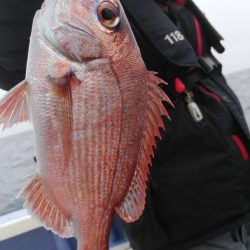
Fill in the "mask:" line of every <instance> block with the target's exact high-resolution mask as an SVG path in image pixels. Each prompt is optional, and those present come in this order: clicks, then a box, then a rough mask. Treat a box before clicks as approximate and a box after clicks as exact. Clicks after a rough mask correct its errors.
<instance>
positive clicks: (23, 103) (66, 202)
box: [0, 0, 173, 250]
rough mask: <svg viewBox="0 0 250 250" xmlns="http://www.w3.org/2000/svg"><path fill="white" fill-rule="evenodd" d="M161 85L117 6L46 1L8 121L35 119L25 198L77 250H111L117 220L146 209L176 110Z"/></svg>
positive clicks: (2, 113) (0, 109) (99, 0)
mask: <svg viewBox="0 0 250 250" xmlns="http://www.w3.org/2000/svg"><path fill="white" fill-rule="evenodd" d="M160 83H163V84H164V83H165V82H164V81H163V80H162V79H160V78H159V77H158V76H157V74H156V72H152V71H147V69H146V66H145V64H144V62H143V60H142V56H141V53H140V49H139V47H138V45H137V43H136V40H135V37H134V35H133V32H132V30H131V28H130V25H129V22H128V20H127V17H126V15H125V13H124V10H123V8H122V5H121V3H120V1H119V0H60V1H59V0H45V2H44V4H43V5H42V7H41V9H40V10H38V11H37V12H36V14H35V17H34V20H33V25H32V32H31V37H30V45H29V52H28V60H27V69H26V76H25V79H24V80H23V81H22V82H20V83H19V84H17V85H16V86H15V87H14V88H13V89H12V90H10V91H9V92H8V93H7V94H6V96H5V97H4V98H3V99H2V100H1V101H0V124H1V125H3V128H4V129H5V128H9V127H11V126H13V125H14V124H17V123H20V122H24V121H28V120H29V121H31V122H32V124H33V130H34V143H35V152H36V159H37V171H35V174H34V176H33V179H32V180H31V181H30V182H29V183H28V184H27V186H26V187H24V188H23V190H21V192H20V194H19V198H24V199H25V204H24V207H26V208H27V209H28V211H29V212H30V213H31V214H32V215H33V216H35V217H36V218H37V219H38V220H40V221H41V223H42V224H43V226H44V227H45V228H46V229H48V230H52V231H53V232H54V233H56V234H58V235H60V236H61V237H76V239H77V242H78V250H90V249H91V250H107V249H108V238H109V233H110V230H111V227H112V218H113V216H114V215H115V214H118V215H119V216H120V217H121V219H122V220H124V221H125V222H127V223H130V222H133V221H135V220H137V219H138V218H139V217H140V215H141V214H142V212H143V209H144V206H145V197H146V183H147V179H148V174H149V166H150V165H151V164H152V162H151V161H152V157H153V154H154V147H156V138H157V137H159V138H160V137H161V133H160V129H161V128H162V129H165V128H164V123H163V120H162V118H163V116H165V117H168V118H169V114H168V111H167V109H166V108H165V106H164V102H165V103H168V104H169V105H171V106H173V104H172V102H171V100H170V99H169V98H168V96H167V95H166V94H165V92H164V91H163V90H162V89H161V88H160V86H159V84H160ZM168 104H167V105H168ZM169 119H170V118H169Z"/></svg>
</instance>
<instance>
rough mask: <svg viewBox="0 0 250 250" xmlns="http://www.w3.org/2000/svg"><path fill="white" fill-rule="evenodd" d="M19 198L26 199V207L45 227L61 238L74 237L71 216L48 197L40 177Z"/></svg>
mask: <svg viewBox="0 0 250 250" xmlns="http://www.w3.org/2000/svg"><path fill="white" fill-rule="evenodd" d="M17 198H25V199H26V202H25V203H24V207H25V208H27V210H28V211H29V213H30V214H32V215H33V216H34V217H36V218H37V219H38V220H39V221H40V222H41V224H43V226H44V227H45V228H46V229H48V230H51V231H53V232H54V233H55V234H58V235H60V236H61V237H65V238H69V237H72V236H74V233H73V229H72V226H71V221H70V218H69V216H66V215H65V214H64V213H63V212H62V211H60V209H59V208H58V207H57V206H56V205H55V204H54V202H53V201H52V200H51V199H50V197H49V196H48V195H47V192H46V189H45V187H44V186H43V184H42V181H41V179H40V177H39V176H35V177H34V178H33V179H32V181H31V182H30V183H29V184H28V185H27V186H26V187H25V188H24V189H23V190H22V191H21V192H20V193H19V194H18V196H17Z"/></svg>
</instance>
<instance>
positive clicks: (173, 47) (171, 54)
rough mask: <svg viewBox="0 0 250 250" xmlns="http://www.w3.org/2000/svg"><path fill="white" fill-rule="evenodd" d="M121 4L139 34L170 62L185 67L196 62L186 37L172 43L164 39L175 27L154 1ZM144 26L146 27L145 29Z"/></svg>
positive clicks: (126, 0)
mask: <svg viewBox="0 0 250 250" xmlns="http://www.w3.org/2000/svg"><path fill="white" fill-rule="evenodd" d="M123 4H124V6H125V9H126V10H127V13H128V15H129V17H130V19H131V20H134V23H136V24H137V28H138V29H139V30H140V32H141V34H142V35H143V36H144V37H145V38H146V40H149V42H151V44H152V46H153V47H154V48H155V49H156V50H157V51H159V52H160V53H161V54H162V55H163V56H164V57H167V58H168V60H169V61H170V62H171V63H174V64H176V65H179V66H185V67H188V66H194V65H197V64H198V62H197V58H196V56H195V53H194V51H193V49H192V46H191V45H190V43H189V41H188V40H187V39H185V38H184V39H183V40H178V41H175V40H174V39H173V44H171V43H170V42H169V41H168V40H167V39H164V38H165V36H166V35H170V34H171V33H174V32H175V31H176V30H177V29H176V26H175V25H174V24H173V23H172V21H171V19H170V18H169V17H168V16H167V15H165V14H164V13H163V12H162V11H159V7H158V5H157V4H156V3H155V2H154V1H152V0H137V1H134V0H125V1H123ZM180 8H181V7H180ZM148 10H150V11H148ZM164 23H168V25H164ZM145 27H147V28H146V29H145ZM172 35H173V34H172ZM170 39H171V37H170Z"/></svg>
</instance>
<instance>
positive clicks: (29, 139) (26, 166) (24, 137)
mask: <svg viewBox="0 0 250 250" xmlns="http://www.w3.org/2000/svg"><path fill="white" fill-rule="evenodd" d="M227 80H228V83H229V85H230V86H231V87H232V89H233V90H234V91H235V93H236V94H237V96H238V97H239V99H240V101H241V104H242V107H243V109H244V112H245V116H246V119H247V122H248V124H249V125H250V69H247V70H243V71H240V72H237V73H234V74H230V75H228V76H227ZM0 133H1V132H0ZM34 155H35V152H34V147H33V134H32V130H28V131H25V132H22V133H15V134H14V135H8V136H5V137H3V138H1V136H0V215H3V214H6V213H9V212H12V211H15V210H18V209H20V208H22V205H23V200H21V199H16V196H17V194H18V193H19V191H20V190H21V189H22V188H23V187H24V186H25V185H26V184H27V183H28V182H29V181H30V179H31V177H30V176H32V175H33V174H34V173H35V171H36V164H35V162H34V159H33V157H34ZM27 176H29V177H27ZM24 177H26V178H24Z"/></svg>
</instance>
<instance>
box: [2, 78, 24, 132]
mask: <svg viewBox="0 0 250 250" xmlns="http://www.w3.org/2000/svg"><path fill="white" fill-rule="evenodd" d="M26 92H27V82H26V81H25V80H24V81H22V82H20V83H19V84H18V85H16V86H15V87H14V88H12V89H11V90H10V91H9V92H8V93H7V94H6V96H5V97H3V98H2V99H1V100H0V124H3V129H5V128H10V127H12V126H13V125H14V124H16V123H19V122H25V121H27V120H28V119H29V116H28V105H27V99H26V98H27V97H26Z"/></svg>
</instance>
